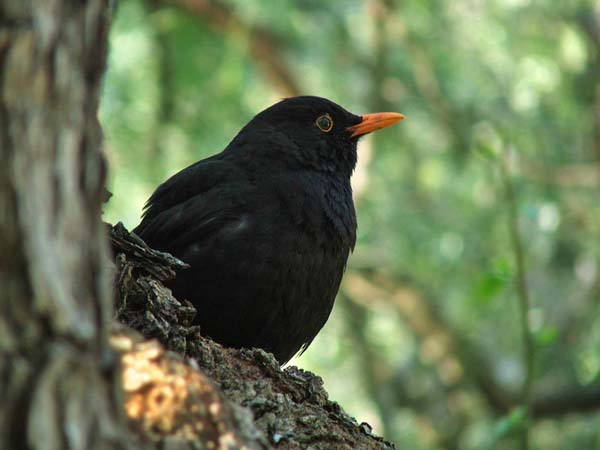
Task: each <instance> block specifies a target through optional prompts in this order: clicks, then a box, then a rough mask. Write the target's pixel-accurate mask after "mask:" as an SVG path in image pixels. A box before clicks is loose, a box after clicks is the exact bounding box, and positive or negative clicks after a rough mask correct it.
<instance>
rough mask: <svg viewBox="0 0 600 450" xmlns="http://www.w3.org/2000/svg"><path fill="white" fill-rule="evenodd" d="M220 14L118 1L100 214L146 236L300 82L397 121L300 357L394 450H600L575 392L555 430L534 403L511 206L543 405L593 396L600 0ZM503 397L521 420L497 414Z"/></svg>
mask: <svg viewBox="0 0 600 450" xmlns="http://www.w3.org/2000/svg"><path fill="white" fill-rule="evenodd" d="M174 3H177V2H174ZM203 3H205V4H209V5H215V4H216V3H215V2H214V1H208V2H203ZM219 4H220V5H225V7H224V8H221V9H220V11H221V12H222V14H225V16H226V17H225V19H223V17H222V16H220V17H221V18H219V16H215V15H214V14H211V13H210V11H211V8H208V9H206V10H204V13H201V14H198V13H191V12H189V11H186V10H183V9H180V8H177V7H174V6H170V5H172V3H169V2H165V3H162V2H161V1H159V0H156V1H149V0H148V1H147V2H146V1H142V0H122V1H121V2H118V10H117V14H116V18H115V21H114V25H113V29H112V34H111V51H110V61H109V70H108V73H107V76H106V81H105V89H104V95H103V99H102V105H101V106H102V107H101V120H102V123H103V125H104V129H105V133H106V150H107V155H108V157H109V162H110V166H111V172H110V177H111V179H110V184H111V185H110V190H111V191H112V192H113V194H114V196H113V198H112V199H111V201H110V204H109V205H108V208H107V212H106V220H109V221H117V220H122V221H124V222H125V224H126V225H128V226H129V227H133V226H135V225H136V224H137V221H138V219H139V215H140V212H141V208H142V206H143V202H144V200H145V199H146V198H147V197H148V196H149V194H150V193H151V191H152V190H153V188H154V187H156V186H157V185H158V184H159V183H160V182H161V181H162V180H164V179H165V178H166V177H167V176H169V175H170V174H172V173H174V172H176V171H177V170H179V169H181V168H183V167H184V166H186V165H187V164H189V163H191V162H193V161H196V160H198V159H200V158H203V157H205V156H208V155H210V154H212V153H215V152H218V151H220V150H221V149H222V148H223V147H224V146H225V145H227V143H228V141H229V140H230V139H231V138H232V137H233V136H234V134H235V133H236V132H237V130H239V128H241V126H243V125H244V124H245V123H246V122H247V120H249V119H250V118H251V117H252V116H253V115H254V114H255V113H256V112H258V111H259V110H261V109H263V108H265V107H267V106H269V105H270V104H272V103H274V102H275V101H277V100H278V99H279V98H281V97H283V96H287V95H290V93H291V92H293V91H295V90H296V86H298V88H297V89H298V90H299V91H300V92H301V93H311V94H315V95H321V96H325V97H329V98H331V99H333V100H335V101H337V102H339V103H340V104H342V105H344V106H346V107H347V108H349V109H351V110H353V111H355V112H357V113H360V112H370V111H376V110H391V111H399V112H402V113H404V114H405V115H406V116H407V119H406V120H405V121H404V122H402V123H401V124H399V125H397V126H395V127H392V128H390V129H388V130H386V131H384V132H381V133H379V134H378V135H377V136H373V137H368V138H366V139H365V140H364V141H363V142H362V144H361V146H360V150H359V156H360V160H361V161H360V165H359V167H358V169H357V173H356V175H355V180H354V181H355V193H356V201H357V209H358V216H359V217H358V219H359V240H358V244H357V248H356V251H355V254H354V256H353V257H352V259H351V261H350V263H349V268H348V277H347V280H346V283H345V284H344V287H343V292H344V295H343V296H341V298H340V299H339V301H338V302H337V305H336V308H335V310H334V313H333V315H332V318H331V320H330V321H329V323H328V325H327V326H326V327H325V329H324V330H323V332H322V333H321V334H320V335H319V337H318V338H317V339H316V341H315V343H314V344H313V346H312V347H311V348H310V350H309V351H308V352H307V353H306V354H305V355H304V356H302V357H301V358H299V359H298V360H297V364H299V365H302V366H305V367H307V368H310V369H312V370H314V371H316V372H317V373H319V374H320V375H322V376H323V377H324V379H325V381H326V387H327V389H328V390H329V392H330V393H331V395H332V397H333V398H334V399H336V400H338V401H339V402H340V403H341V404H342V406H344V407H345V408H347V409H348V410H350V412H351V413H352V414H354V415H355V416H356V417H357V418H358V420H359V421H362V420H364V421H368V422H370V423H371V424H373V425H374V428H375V432H378V433H383V434H385V435H386V437H388V438H389V439H391V440H394V441H395V442H397V443H398V446H399V447H400V448H411V449H421V448H422V449H434V448H461V449H484V448H485V449H487V448H503V449H504V448H507V449H511V448H519V446H520V443H521V442H522V441H521V437H522V435H523V431H524V430H525V431H529V433H530V443H531V448H543V449H549V450H552V449H564V448H577V449H582V450H584V449H596V448H599V447H600V432H599V431H598V430H599V429H600V416H599V415H598V414H597V413H594V412H590V411H587V412H585V413H579V414H572V415H567V412H568V411H569V410H570V409H569V408H571V407H572V405H571V404H570V403H569V400H568V399H569V396H568V395H567V396H566V397H564V398H562V400H560V402H562V403H560V404H559V405H558V406H559V409H560V408H562V410H561V411H562V412H561V413H559V414H557V415H554V416H552V417H550V416H548V417H544V416H543V414H542V415H541V416H540V415H539V414H538V415H537V416H534V417H529V415H528V414H527V409H526V408H523V407H521V405H522V404H524V399H523V398H521V395H522V391H521V389H522V385H523V383H524V380H525V379H526V375H527V374H526V368H525V367H526V365H525V363H524V358H523V351H524V347H523V340H522V335H521V330H520V328H519V321H520V313H519V308H518V302H517V299H518V298H519V295H520V294H519V292H518V289H517V279H518V276H519V267H518V265H517V264H516V255H515V250H514V246H513V238H512V237H511V226H514V225H515V223H514V222H515V221H514V220H512V219H511V213H510V204H509V201H508V200H507V195H506V192H507V186H510V187H512V189H513V191H514V195H515V199H516V205H515V206H516V216H517V218H516V226H517V230H518V233H519V236H518V237H519V239H520V242H521V244H522V246H523V253H524V268H525V276H526V283H527V292H528V294H529V297H530V299H531V305H530V307H529V312H528V314H527V317H526V323H527V324H528V327H529V331H530V333H531V335H532V338H533V342H534V344H535V349H536V350H537V351H536V353H535V364H534V370H533V376H534V378H533V394H532V402H533V404H534V406H535V404H536V401H539V399H541V398H542V397H544V396H548V395H549V394H552V393H555V394H558V393H563V392H575V391H577V390H580V389H585V388H586V387H587V388H590V393H592V392H593V390H594V389H595V390H596V394H595V395H596V396H598V394H597V391H598V383H599V382H600V380H599V374H600V357H599V356H598V355H599V354H600V353H599V352H598V348H599V346H600V333H598V331H597V330H599V329H600V326H599V325H600V324H599V320H600V319H599V314H598V309H599V307H600V302H599V300H600V273H599V262H600V239H598V236H599V235H600V207H599V206H600V203H599V200H598V199H599V194H600V192H599V191H600V178H599V177H598V173H600V119H599V118H598V111H600V90H599V80H600V56H599V55H600V37H599V36H600V24H599V21H598V10H599V8H600V5H598V3H597V1H594V0H572V1H569V2H557V1H555V0H536V1H533V0H510V1H507V0H493V1H486V2H484V1H476V0H454V1H451V0H425V1H422V0H406V1H402V2H399V1H394V0H373V1H369V2H362V1H359V0H345V1H340V2H317V1H313V0H286V1H281V2H267V1H266V0H244V1H243V2H242V1H233V0H230V1H227V2H223V3H219ZM281 71H283V73H284V75H286V76H287V77H288V79H287V81H283V82H282V81H281V79H282V76H281ZM283 78H285V76H284V77H283ZM275 80H279V81H275ZM286 83H287V84H286ZM503 165H504V166H503ZM503 167H504V169H502V168H503ZM502 170H505V172H503V171H502ZM503 174H504V175H503ZM486 379H488V380H489V379H491V380H492V381H493V383H492V384H489V383H487V384H486V383H484V382H482V380H486ZM493 386H496V387H498V389H499V390H500V391H501V394H502V395H503V396H504V397H505V398H504V400H506V401H508V402H509V403H510V404H509V406H508V407H507V408H504V409H503V408H499V407H498V405H496V404H494V402H492V401H490V395H491V393H490V389H492V387H493ZM590 395H592V394H590ZM597 402H598V405H597V407H598V406H600V400H598V401H597ZM597 407H596V408H597ZM507 411H510V412H507ZM592 411H593V410H592Z"/></svg>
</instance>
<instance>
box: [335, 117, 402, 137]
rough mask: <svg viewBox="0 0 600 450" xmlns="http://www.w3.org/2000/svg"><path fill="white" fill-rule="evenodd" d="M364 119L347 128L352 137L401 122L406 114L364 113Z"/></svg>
mask: <svg viewBox="0 0 600 450" xmlns="http://www.w3.org/2000/svg"><path fill="white" fill-rule="evenodd" d="M361 118H362V121H361V122H360V123H358V124H356V125H354V126H351V127H348V128H346V129H347V130H348V131H350V132H351V133H352V134H351V135H350V137H358V136H362V135H363V134H367V133H371V132H372V131H376V130H381V129H382V128H385V127H389V126H390V125H393V124H395V123H396V122H400V121H401V120H402V119H404V115H403V114H400V113H395V112H381V113H373V114H364V115H362V116H361Z"/></svg>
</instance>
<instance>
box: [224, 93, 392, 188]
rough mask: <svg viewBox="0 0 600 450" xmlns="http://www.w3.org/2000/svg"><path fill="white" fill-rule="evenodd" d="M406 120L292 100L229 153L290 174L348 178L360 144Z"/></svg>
mask: <svg viewBox="0 0 600 450" xmlns="http://www.w3.org/2000/svg"><path fill="white" fill-rule="evenodd" d="M402 119H404V116H403V115H402V114H399V113H387V112H386V113H374V114H364V115H356V114H353V113H351V112H349V111H346V110H345V109H344V108H342V107H341V106H340V105H338V104H336V103H334V102H332V101H330V100H327V99H325V98H321V97H313V96H301V97H292V98H287V99H285V100H282V101H280V102H279V103H276V104H275V105H273V106H271V107H269V108H267V109H265V110H264V111H262V112H260V113H259V114H257V115H256V116H255V117H254V118H253V119H252V120H251V121H250V122H249V123H248V124H247V125H246V126H245V127H244V128H243V129H242V130H241V131H240V133H239V134H238V135H237V136H236V138H235V139H234V140H233V142H232V144H231V145H230V147H231V151H233V152H236V151H239V149H241V148H243V149H244V151H247V152H251V153H252V154H248V155H247V156H248V157H252V158H260V159H262V158H269V159H270V160H271V161H273V162H275V163H279V164H280V165H282V166H285V167H287V168H300V169H302V168H310V169H312V170H318V171H325V172H330V173H342V174H346V175H347V176H348V177H349V176H350V175H351V173H352V171H353V170H354V167H355V165H356V159H357V155H356V144H357V142H358V139H359V138H360V137H362V136H364V135H366V134H368V133H371V132H372V131H375V130H379V129H381V128H385V127H387V126H389V125H392V124H394V123H396V122H399V121H400V120H402ZM238 144H239V145H238Z"/></svg>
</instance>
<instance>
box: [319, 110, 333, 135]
mask: <svg viewBox="0 0 600 450" xmlns="http://www.w3.org/2000/svg"><path fill="white" fill-rule="evenodd" d="M315 125H316V126H318V127H319V129H320V130H321V131H324V132H325V133H329V132H330V131H331V129H332V128H333V119H332V118H331V116H330V115H329V114H323V115H322V116H319V117H317V120H316V121H315Z"/></svg>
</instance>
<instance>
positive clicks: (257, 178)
mask: <svg viewBox="0 0 600 450" xmlns="http://www.w3.org/2000/svg"><path fill="white" fill-rule="evenodd" d="M403 118H404V116H403V115H402V114H397V113H376V114H366V115H362V116H359V115H355V114H352V113H350V112H348V111H346V110H345V109H344V108H342V107H341V106H339V105H337V104H335V103H333V102H331V101H329V100H327V99H324V98H320V97H310V96H304V97H295V98H289V99H286V100H283V101H281V102H279V103H277V104H275V105H273V106H271V107H270V108H267V109H266V110H264V111H262V112H261V113H259V114H258V115H256V116H255V117H254V118H253V119H252V120H251V121H250V122H249V123H248V124H247V125H246V126H245V127H244V128H242V130H241V131H240V132H239V133H238V134H237V136H236V137H235V138H234V139H233V141H231V143H230V144H229V145H228V146H227V147H226V148H225V150H223V151H222V152H221V153H219V154H217V155H214V156H211V157H209V158H206V159H203V160H201V161H198V162H196V163H195V164H192V165H191V166H189V167H187V168H186V169H183V170H182V171H181V172H179V173H177V174H175V175H173V176H172V177H171V178H169V179H168V180H167V181H165V182H164V183H163V184H161V185H160V186H159V187H158V189H156V191H155V192H154V193H153V194H152V196H151V197H150V199H149V200H148V202H147V203H146V206H145V210H144V214H143V218H142V222H141V223H140V225H138V227H137V228H136V229H135V230H134V232H135V233H136V234H137V235H139V236H140V237H141V238H142V239H144V241H146V243H147V244H148V245H149V246H151V247H153V248H155V249H157V250H162V251H166V252H169V253H171V254H172V255H174V256H176V257H177V258H179V259H181V260H183V261H184V262H186V263H188V264H189V265H190V266H191V267H190V268H189V269H187V270H184V271H182V272H180V273H178V274H177V277H176V279H175V280H174V281H172V282H171V284H170V285H169V287H170V288H171V289H172V291H173V294H174V295H175V297H177V298H180V299H183V298H185V299H188V300H189V301H191V302H192V303H193V304H194V306H195V307H196V309H197V310H198V314H197V318H196V319H195V320H196V322H197V323H198V324H199V325H200V326H201V330H202V332H203V333H204V334H206V335H208V336H210V337H211V338H213V339H214V340H216V341H217V342H220V343H222V344H224V345H226V346H230V347H238V348H239V347H247V348H250V347H258V348H262V349H264V350H266V351H269V352H271V353H273V354H274V355H275V357H276V358H277V360H278V361H279V362H280V363H281V364H284V363H285V362H287V361H288V360H289V359H290V358H291V357H292V356H294V354H296V353H297V352H298V351H299V350H305V349H306V348H307V347H308V346H309V345H310V343H311V342H312V340H313V339H314V337H315V336H316V335H317V333H318V332H319V330H320V329H321V328H322V327H323V325H324V324H325V322H326V321H327V318H328V317H329V313H330V312H331V309H332V307H333V301H334V299H335V296H336V294H337V291H338V288H339V286H340V281H341V279H342V274H343V272H344V269H345V266H346V261H347V260H348V256H349V254H350V252H351V251H352V250H353V249H354V243H355V241H356V216H355V212H354V202H353V200H352V189H351V187H350V176H351V174H352V172H353V170H354V167H355V165H356V159H357V154H356V144H357V141H358V138H359V137H360V136H362V135H364V134H366V133H369V132H371V131H374V130H377V129H380V128H384V127H387V126H388V125H391V124H393V123H396V122H398V121H400V120H402V119H403Z"/></svg>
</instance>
